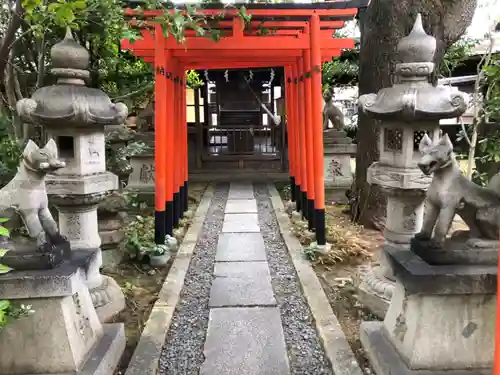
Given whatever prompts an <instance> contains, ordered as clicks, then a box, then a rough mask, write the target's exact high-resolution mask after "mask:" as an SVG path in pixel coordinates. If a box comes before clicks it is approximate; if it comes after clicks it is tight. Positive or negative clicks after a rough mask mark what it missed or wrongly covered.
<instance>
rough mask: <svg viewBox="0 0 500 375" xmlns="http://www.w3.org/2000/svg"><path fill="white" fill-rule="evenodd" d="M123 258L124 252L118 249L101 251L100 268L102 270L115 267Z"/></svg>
mask: <svg viewBox="0 0 500 375" xmlns="http://www.w3.org/2000/svg"><path fill="white" fill-rule="evenodd" d="M124 257H125V252H124V251H123V250H122V249H120V248H113V249H107V250H103V251H102V266H103V267H104V268H113V267H116V266H117V265H119V264H120V263H121V262H122V261H123V258H124Z"/></svg>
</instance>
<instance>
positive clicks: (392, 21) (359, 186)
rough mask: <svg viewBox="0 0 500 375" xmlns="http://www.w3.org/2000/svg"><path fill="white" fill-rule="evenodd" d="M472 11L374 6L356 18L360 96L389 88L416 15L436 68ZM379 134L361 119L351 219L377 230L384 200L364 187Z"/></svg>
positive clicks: (377, 0)
mask: <svg viewBox="0 0 500 375" xmlns="http://www.w3.org/2000/svg"><path fill="white" fill-rule="evenodd" d="M476 6H477V0H421V1H417V0H372V1H371V3H370V5H369V6H368V8H366V9H365V10H362V11H361V12H360V15H359V18H360V20H359V21H360V22H359V23H360V28H361V49H360V54H359V67H360V71H359V94H360V95H363V94H368V93H376V92H377V91H379V90H380V89H381V88H383V87H387V86H390V85H391V84H392V82H391V80H392V71H393V66H394V64H395V63H396V58H397V56H396V53H395V52H396V46H397V43H398V41H399V40H400V39H401V38H402V37H404V36H406V35H407V34H408V33H409V32H410V30H411V28H412V26H413V23H414V21H415V18H416V15H417V13H422V19H423V24H424V28H425V30H426V32H427V33H428V34H430V35H432V36H434V37H435V38H436V41H437V50H436V56H435V62H436V63H438V62H439V61H441V59H442V57H443V55H444V53H445V51H446V49H447V48H448V47H449V46H450V45H451V44H453V43H454V42H456V41H457V40H458V39H459V38H460V36H461V35H462V34H464V32H465V30H466V29H467V27H468V26H469V25H470V23H471V21H472V16H473V15H474V11H475V9H476ZM434 81H437V76H436V77H434ZM378 128H379V124H378V123H377V121H374V120H371V119H370V118H368V117H366V116H364V115H363V114H362V113H360V114H359V117H358V132H357V136H356V138H357V144H358V149H357V150H358V151H357V154H356V179H355V186H354V191H353V195H354V198H355V204H353V207H352V211H353V212H352V214H353V217H354V219H355V220H356V221H358V222H359V223H361V224H364V225H367V226H370V227H375V228H377V229H381V228H382V227H383V226H384V224H385V223H384V221H385V203H386V202H385V198H384V197H383V195H382V194H381V192H380V189H378V188H377V186H370V185H369V184H368V183H367V181H366V171H367V169H368V167H369V166H370V165H371V164H372V163H373V162H374V161H377V160H378V157H379V154H378V147H377V146H378V143H377V141H376V140H377V139H378Z"/></svg>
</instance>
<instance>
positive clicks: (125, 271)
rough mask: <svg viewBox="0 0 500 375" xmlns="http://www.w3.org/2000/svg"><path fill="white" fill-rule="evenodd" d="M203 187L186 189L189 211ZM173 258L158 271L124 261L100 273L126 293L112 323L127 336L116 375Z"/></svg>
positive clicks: (131, 350)
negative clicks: (120, 326) (121, 307)
mask: <svg viewBox="0 0 500 375" xmlns="http://www.w3.org/2000/svg"><path fill="white" fill-rule="evenodd" d="M206 187H207V185H206V184H191V185H190V186H189V197H190V209H191V210H193V211H195V210H196V208H197V206H198V204H199V202H200V200H201V198H202V196H203V193H204V192H205V189H206ZM189 224H190V222H189V221H187V222H186V225H187V226H189ZM174 259H175V254H174V255H173V256H172V257H171V259H170V261H169V262H168V264H167V265H166V266H165V267H164V268H160V269H154V268H150V267H144V266H141V265H140V264H137V263H136V262H133V261H131V260H128V259H126V260H124V261H123V262H122V263H121V264H119V265H118V266H116V267H114V268H112V269H104V270H103V273H104V274H106V275H109V276H112V277H113V278H114V279H115V280H116V282H117V283H118V285H120V287H121V288H122V290H123V293H124V294H125V303H126V306H125V309H124V310H123V311H122V312H121V313H120V314H118V315H117V316H116V317H115V318H114V319H113V322H122V323H124V324H125V334H126V337H127V343H126V347H125V352H124V353H123V355H122V358H121V361H120V364H119V366H118V368H117V370H116V371H115V375H122V374H124V373H125V371H126V369H127V366H128V363H129V362H130V359H131V358H132V355H133V353H134V350H135V348H136V346H137V343H138V342H139V339H140V337H141V333H142V330H143V328H144V325H145V324H146V322H147V320H148V317H149V314H150V312H151V309H152V308H153V305H154V303H155V302H156V300H157V296H158V293H159V292H160V289H161V287H162V285H163V282H164V280H165V278H166V277H167V275H168V271H169V270H170V267H171V265H172V263H173V261H174Z"/></svg>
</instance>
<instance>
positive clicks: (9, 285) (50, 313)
mask: <svg viewBox="0 0 500 375" xmlns="http://www.w3.org/2000/svg"><path fill="white" fill-rule="evenodd" d="M97 257H98V252H97V251H75V252H74V253H73V259H72V261H69V262H66V263H64V264H62V265H61V266H59V267H58V268H55V269H52V270H44V271H24V272H18V271H12V272H10V273H8V274H5V275H2V276H0V299H9V300H11V301H12V302H14V303H22V304H25V305H31V307H32V309H33V310H34V311H35V312H34V313H32V314H30V315H28V316H26V317H22V318H21V319H18V320H14V321H12V322H10V323H9V324H8V325H7V327H6V328H4V329H3V330H1V331H0V353H1V361H0V373H1V374H11V375H28V374H30V375H33V374H44V375H49V374H50V375H52V374H57V375H63V374H64V375H66V374H82V375H83V374H85V375H91V374H96V375H112V374H113V372H114V370H115V368H116V366H117V365H118V362H119V360H120V358H121V355H122V353H123V350H124V348H125V332H124V328H123V324H122V323H119V324H104V325H102V324H101V323H100V322H99V318H98V316H97V314H96V311H95V309H94V307H93V305H92V301H91V297H90V294H89V290H88V287H87V285H86V277H85V274H86V270H87V269H88V268H89V266H90V264H91V263H92V262H95V259H96V258H97Z"/></svg>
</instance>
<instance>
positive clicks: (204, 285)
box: [159, 184, 229, 375]
mask: <svg viewBox="0 0 500 375" xmlns="http://www.w3.org/2000/svg"><path fill="white" fill-rule="evenodd" d="M228 193H229V185H228V184H223V185H218V186H217V188H216V190H215V194H214V197H213V198H212V202H211V204H210V208H209V209H208V212H207V216H206V218H205V222H204V223H203V229H202V234H201V237H200V238H199V239H198V243H197V244H196V247H195V250H194V254H193V258H192V259H191V264H190V266H189V270H188V271H187V274H186V278H185V282H184V287H183V288H182V292H181V296H180V297H181V300H180V302H179V304H178V305H177V308H176V309H175V312H174V316H173V320H172V324H171V326H170V329H169V331H168V333H167V338H166V341H165V342H166V345H165V346H164V347H163V350H162V353H161V356H160V361H159V373H160V374H165V375H198V372H199V368H200V367H201V365H202V363H203V361H204V359H205V357H204V354H203V346H204V343H205V337H206V333H207V327H208V313H209V309H208V299H209V297H210V287H211V285H212V273H213V268H214V260H215V252H216V250H217V238H218V234H219V233H220V231H221V230H222V222H223V220H224V208H225V205H226V200H227V196H228Z"/></svg>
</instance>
